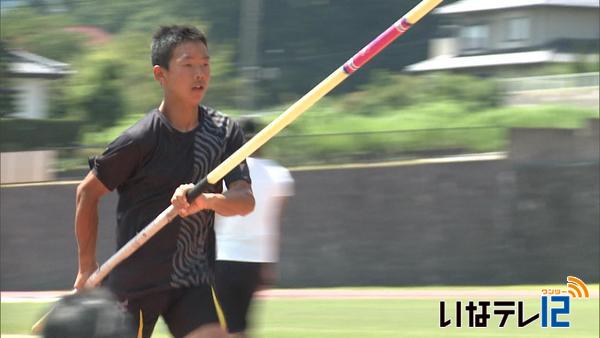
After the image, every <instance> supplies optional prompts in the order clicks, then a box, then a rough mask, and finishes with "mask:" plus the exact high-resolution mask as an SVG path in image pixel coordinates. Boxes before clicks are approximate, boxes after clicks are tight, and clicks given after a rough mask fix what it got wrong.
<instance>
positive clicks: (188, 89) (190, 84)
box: [154, 42, 210, 105]
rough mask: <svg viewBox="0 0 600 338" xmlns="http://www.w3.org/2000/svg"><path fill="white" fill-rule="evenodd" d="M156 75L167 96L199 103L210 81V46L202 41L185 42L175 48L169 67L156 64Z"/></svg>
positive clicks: (194, 103) (195, 103)
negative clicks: (165, 67) (207, 46)
mask: <svg viewBox="0 0 600 338" xmlns="http://www.w3.org/2000/svg"><path fill="white" fill-rule="evenodd" d="M157 67H158V69H157ZM154 75H155V78H156V79H157V80H158V81H160V83H161V85H162V87H163V89H164V91H165V96H167V95H168V96H171V97H173V98H175V99H177V100H181V101H184V102H186V103H189V104H193V105H198V104H199V103H200V101H202V98H203V97H204V94H205V93H206V90H207V89H208V83H209V81H210V58H209V55H208V48H206V45H204V44H203V43H202V42H184V43H182V44H180V45H179V46H177V47H176V48H175V50H173V55H172V56H171V60H170V61H169V69H164V68H161V67H160V66H154Z"/></svg>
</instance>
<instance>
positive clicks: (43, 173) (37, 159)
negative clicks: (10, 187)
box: [0, 150, 57, 184]
mask: <svg viewBox="0 0 600 338" xmlns="http://www.w3.org/2000/svg"><path fill="white" fill-rule="evenodd" d="M56 158H57V152H56V151H54V150H39V151H19V152H5V153H0V183H1V184H8V183H23V182H43V181H50V180H53V179H54V178H55V175H54V172H53V171H52V169H53V168H54V166H55V163H54V162H55V161H56Z"/></svg>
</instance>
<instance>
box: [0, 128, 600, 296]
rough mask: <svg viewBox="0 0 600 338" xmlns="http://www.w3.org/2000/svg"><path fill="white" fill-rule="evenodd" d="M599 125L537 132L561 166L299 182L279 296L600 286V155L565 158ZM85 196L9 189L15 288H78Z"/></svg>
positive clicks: (527, 162) (106, 240)
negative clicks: (76, 218)
mask: <svg viewBox="0 0 600 338" xmlns="http://www.w3.org/2000/svg"><path fill="white" fill-rule="evenodd" d="M596 123H597V122H590V127H589V128H586V129H582V130H580V131H572V132H571V133H568V132H565V131H559V132H558V133H559V134H561V133H563V134H565V135H562V136H561V137H556V135H554V134H551V135H548V133H547V132H546V131H542V133H545V134H544V135H546V136H544V137H542V138H540V137H537V136H535V135H536V133H537V131H535V130H529V132H528V133H526V134H525V135H527V134H529V137H530V139H533V140H537V141H536V142H537V143H536V144H538V145H539V147H541V146H543V145H544V144H548V147H549V148H553V149H555V151H556V152H560V153H562V154H563V155H561V156H558V155H555V154H554V153H552V152H549V151H539V152H538V151H537V148H538V147H531V148H525V146H524V145H523V147H524V148H523V149H520V150H521V152H520V153H517V152H516V149H517V148H515V147H514V146H513V148H511V149H513V150H515V157H509V158H507V159H505V160H491V161H483V160H480V161H472V162H455V163H440V164H423V165H398V166H380V167H370V168H354V169H341V168H338V169H329V170H311V171H293V173H292V174H293V176H294V178H295V180H296V195H295V196H294V197H293V198H292V199H291V200H290V202H289V205H288V208H287V211H286V213H285V216H284V221H283V229H282V243H281V262H280V264H279V275H280V280H279V286H283V287H305V286H342V285H436V284H438V285H439V284H443V285H452V284H514V283H561V282H563V281H564V279H565V278H566V277H565V276H567V275H576V276H579V277H580V278H582V279H583V280H584V281H585V282H588V283H590V282H598V281H599V271H598V270H599V266H600V262H599V255H600V251H599V247H600V246H599V240H600V226H599V220H600V161H599V159H598V153H596V155H595V156H592V154H593V152H591V151H589V152H581V153H579V154H580V155H581V154H589V155H590V156H588V155H586V156H579V155H578V157H577V158H579V160H577V161H575V160H573V157H569V156H567V155H564V154H565V153H573V149H575V148H573V146H572V145H573V143H572V142H584V141H583V140H585V139H587V140H588V144H585V145H582V144H583V143H580V147H584V146H585V147H588V148H590V149H592V148H593V147H597V145H598V142H600V139H599V138H598V136H597V133H598V128H597V127H598V126H597V125H596ZM594 128H595V129H594ZM594 130H595V131H594ZM594 133H595V134H594ZM512 135H513V136H518V135H520V134H519V132H513V133H512ZM569 135H571V136H569ZM577 135H586V136H585V137H586V138H580V137H579V136H577ZM573 138H577V139H578V141H573ZM523 140H526V141H525V142H523ZM527 140H528V139H527V137H525V136H523V135H520V136H518V137H515V140H514V144H518V143H519V142H521V143H522V144H527V142H529V141H527ZM565 142H566V143H565ZM576 148H577V149H579V148H578V147H576ZM528 149H529V150H528ZM574 153H578V152H577V151H575V152H574ZM74 195H75V184H63V185H43V186H35V187H30V186H21V187H6V186H5V187H2V189H0V199H1V202H2V203H1V205H0V206H1V209H0V223H1V227H0V241H1V243H0V250H1V252H0V259H1V261H0V263H1V264H0V269H1V271H0V287H1V289H2V290H36V289H37V290H43V289H68V288H70V287H71V285H72V283H73V280H74V276H75V272H76V265H77V264H76V258H75V257H76V246H75V241H74V238H73V213H74ZM115 207H116V196H115V195H114V194H110V195H109V196H108V197H107V198H105V199H104V201H103V203H102V205H101V211H100V214H101V217H100V219H101V225H100V241H99V246H98V248H99V255H98V258H99V260H100V261H104V260H105V259H106V258H108V257H109V255H110V254H111V252H112V250H113V249H114V233H113V231H114V217H115V216H114V210H115Z"/></svg>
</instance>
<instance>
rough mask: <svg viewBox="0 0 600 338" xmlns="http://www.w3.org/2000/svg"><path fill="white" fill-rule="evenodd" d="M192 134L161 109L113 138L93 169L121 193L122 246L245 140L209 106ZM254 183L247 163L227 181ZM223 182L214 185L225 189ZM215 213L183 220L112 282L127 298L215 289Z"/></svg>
mask: <svg viewBox="0 0 600 338" xmlns="http://www.w3.org/2000/svg"><path fill="white" fill-rule="evenodd" d="M198 112H199V114H198V115H199V124H198V126H197V127H196V128H195V129H194V130H192V131H189V132H185V133H183V132H180V131H178V130H176V129H174V128H173V127H172V126H171V124H170V123H169V121H168V120H167V118H166V117H165V116H164V115H163V114H162V113H160V112H159V111H158V109H155V110H153V111H151V112H150V113H148V114H147V115H146V116H145V117H144V118H142V119H141V120H140V121H138V122H137V123H136V124H135V125H133V126H132V127H130V128H129V129H128V130H126V131H125V132H124V133H123V134H122V135H121V136H119V137H118V138H117V139H116V140H114V141H113V142H112V143H111V144H110V145H109V146H108V147H107V149H106V150H105V151H104V153H103V154H102V155H101V156H98V157H95V158H92V159H91V160H90V166H91V168H92V170H93V172H94V174H95V175H96V177H97V178H98V179H99V180H100V181H101V182H102V183H103V184H104V185H105V186H106V187H107V188H108V189H110V190H114V189H117V191H118V193H119V202H118V206H117V249H118V248H121V247H122V246H123V245H125V244H126V243H127V242H128V241H129V240H130V239H131V238H133V237H134V236H135V235H136V234H137V233H138V232H139V231H140V230H141V229H143V228H144V227H145V226H146V225H148V223H150V222H151V221H152V220H153V219H154V218H155V217H156V216H157V215H158V214H160V213H161V212H162V211H163V210H164V209H166V208H167V207H168V206H169V205H170V199H171V196H172V195H173V193H174V192H175V189H176V188H177V187H178V186H179V185H181V184H184V183H190V182H194V183H196V182H198V181H199V180H201V179H202V178H204V177H206V175H207V174H209V173H210V172H211V171H212V170H213V169H214V168H216V167H217V166H218V165H219V164H220V163H221V162H222V161H224V160H225V159H227V158H228V157H229V155H231V154H232V153H233V152H235V151H236V150H237V149H238V148H239V147H241V146H242V145H243V143H244V137H243V134H242V131H241V130H240V127H239V125H238V124H237V123H236V122H235V121H233V120H231V119H230V118H228V117H227V116H225V115H223V114H221V113H220V112H218V111H216V110H214V109H212V108H209V107H205V106H199V110H198ZM224 180H225V184H227V185H229V184H231V182H234V181H237V180H245V181H247V182H250V174H249V172H248V167H247V165H246V163H245V162H243V163H241V164H240V165H239V166H237V167H236V168H234V169H233V170H232V171H231V172H229V174H227V175H226V176H225V178H224ZM221 190H222V183H221V182H218V183H217V184H215V185H213V186H211V187H210V188H209V192H221ZM213 225H214V211H208V210H206V211H201V212H199V213H197V214H194V215H191V216H188V217H186V218H184V219H182V218H180V217H176V218H175V219H174V220H173V221H172V222H171V223H170V224H167V225H166V226H165V227H164V228H163V229H162V230H161V231H159V232H158V233H157V234H156V235H155V236H154V237H152V238H151V239H150V240H148V242H146V244H144V245H143V246H142V247H140V248H139V249H138V250H137V251H136V252H135V253H133V254H132V255H131V256H130V257H128V258H127V259H125V260H124V261H123V262H122V263H121V264H119V265H118V266H117V267H116V268H115V269H114V270H113V271H112V272H111V273H110V275H109V277H108V280H107V282H106V283H107V284H108V286H109V287H110V288H111V289H112V290H113V292H115V293H117V294H119V295H123V296H134V295H140V294H144V293H147V292H151V291H159V290H164V289H168V288H180V287H190V286H198V285H202V284H211V283H212V280H213V265H214V259H215V234H214V227H213Z"/></svg>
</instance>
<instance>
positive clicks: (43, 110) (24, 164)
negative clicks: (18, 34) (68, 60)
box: [0, 50, 73, 184]
mask: <svg viewBox="0 0 600 338" xmlns="http://www.w3.org/2000/svg"><path fill="white" fill-rule="evenodd" d="M72 73H73V71H72V70H71V69H70V67H69V65H67V64H65V63H62V62H58V61H55V60H51V59H48V58H45V57H42V56H39V55H36V54H32V53H29V52H25V51H14V50H13V51H9V67H8V76H7V78H8V79H9V83H10V88H9V89H8V90H10V91H11V92H12V93H14V94H13V95H14V99H15V108H14V109H15V110H16V111H15V112H14V113H13V114H11V116H12V117H17V118H25V119H39V118H45V117H47V116H48V106H49V104H48V99H49V93H48V90H49V85H50V81H53V80H55V79H59V78H62V77H64V76H66V75H68V74H72ZM5 90H6V89H5ZM57 158H58V155H57V151H56V150H34V151H16V152H2V153H0V164H1V168H0V184H9V183H23V182H39V181H49V180H52V179H54V178H55V174H54V172H53V170H52V169H53V164H54V162H56V159H57Z"/></svg>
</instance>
